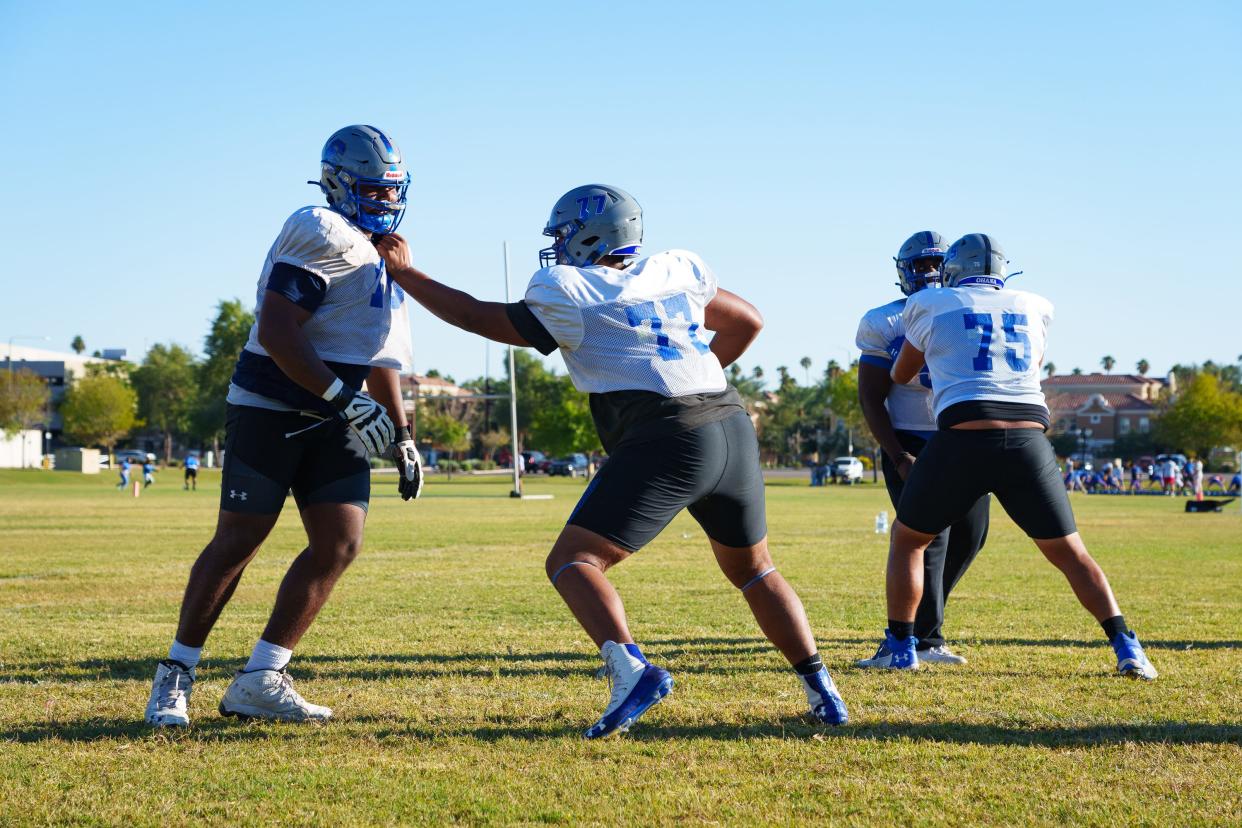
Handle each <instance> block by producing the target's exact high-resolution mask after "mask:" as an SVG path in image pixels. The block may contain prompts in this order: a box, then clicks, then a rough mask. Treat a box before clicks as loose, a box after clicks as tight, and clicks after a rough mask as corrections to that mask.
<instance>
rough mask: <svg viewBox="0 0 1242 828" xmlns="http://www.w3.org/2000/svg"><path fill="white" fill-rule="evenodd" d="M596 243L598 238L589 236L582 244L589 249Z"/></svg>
mask: <svg viewBox="0 0 1242 828" xmlns="http://www.w3.org/2000/svg"><path fill="white" fill-rule="evenodd" d="M597 241H599V236H590V237H589V238H585V239H583V240H582V244H584V245H586V246H587V247H591V246H592V245H594V244H595V243H596V242H597Z"/></svg>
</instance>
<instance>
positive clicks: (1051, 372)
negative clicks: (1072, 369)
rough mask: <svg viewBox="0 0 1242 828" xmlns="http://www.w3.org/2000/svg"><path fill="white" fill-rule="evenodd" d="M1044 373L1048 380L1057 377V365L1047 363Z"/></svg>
mask: <svg viewBox="0 0 1242 828" xmlns="http://www.w3.org/2000/svg"><path fill="white" fill-rule="evenodd" d="M1044 373H1045V374H1047V375H1048V379H1052V378H1053V377H1055V376H1056V374H1057V364H1056V363H1055V362H1045V363H1044Z"/></svg>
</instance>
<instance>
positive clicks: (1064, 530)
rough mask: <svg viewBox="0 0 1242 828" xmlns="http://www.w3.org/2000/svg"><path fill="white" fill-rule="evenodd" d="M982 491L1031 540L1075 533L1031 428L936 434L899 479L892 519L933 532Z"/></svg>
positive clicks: (1057, 475) (1051, 465)
mask: <svg viewBox="0 0 1242 828" xmlns="http://www.w3.org/2000/svg"><path fill="white" fill-rule="evenodd" d="M988 492H991V493H992V494H995V495H996V499H997V500H999V501H1000V504H1001V506H1003V507H1004V508H1005V511H1006V512H1008V513H1009V517H1011V518H1013V522H1014V523H1016V524H1018V527H1019V528H1021V529H1022V531H1024V532H1026V534H1027V535H1029V536H1030V537H1032V538H1036V539H1041V540H1042V539H1049V538H1063V537H1065V536H1066V535H1071V534H1073V533H1074V532H1076V531H1078V529H1077V526H1076V525H1075V523H1074V513H1073V511H1072V510H1071V509H1070V504H1069V497H1068V496H1067V495H1066V493H1065V483H1064V481H1063V480H1062V479H1061V470H1060V467H1058V466H1057V458H1056V454H1055V453H1054V452H1053V450H1052V444H1051V443H1049V442H1048V438H1046V437H1045V436H1044V433H1043V431H1042V430H1041V429H1038V428H996V429H985V430H982V431H968V430H964V429H945V430H943V431H937V432H936V433H935V434H934V435H932V438H931V440H929V441H928V443H927V446H926V447H925V448H924V449H923V450H922V451H921V452H920V453H919V456H918V460H917V462H915V464H914V469H913V470H912V471H911V472H910V477H909V478H907V480H906V485H905V487H904V489H903V490H902V493H901V502H900V503H898V504H897V519H898V520H900V521H901V522H902V523H904V524H905V525H906V526H909V527H910V528H911V529H913V530H915V531H916V532H924V533H926V534H929V535H938V534H940V533H941V532H942V531H944V529H945V528H946V527H948V526H951V525H952V524H954V523H956V522H957V521H959V520H961V519H962V517H963V516H965V514H966V513H967V512H968V511H970V507H971V506H973V505H974V503H975V501H977V500H978V499H979V498H980V497H982V496H983V495H985V494H987V493H988Z"/></svg>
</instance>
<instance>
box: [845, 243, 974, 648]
mask: <svg viewBox="0 0 1242 828" xmlns="http://www.w3.org/2000/svg"><path fill="white" fill-rule="evenodd" d="M947 250H948V244H947V243H946V242H945V241H944V239H943V238H942V237H941V235H940V234H939V233H933V232H932V231H930V230H922V231H920V232H918V233H915V234H914V235H913V236H911V237H910V238H908V239H906V241H905V243H904V244H902V245H901V249H900V250H899V251H898V252H897V256H896V258H895V259H894V261H895V262H896V263H897V287H899V288H900V289H901V292H902V294H903V295H904V296H905V297H909V296H911V295H913V294H915V293H918V292H919V291H920V290H923V289H924V288H927V287H938V286H939V285H940V266H941V264H942V263H943V262H944V254H945V252H946V251H947ZM906 301H907V300H906V299H905V298H902V299H896V300H894V301H892V302H889V303H888V304H887V305H881V306H880V307H878V308H872V309H871V310H869V311H867V312H866V313H865V314H863V318H862V321H861V322H860V323H859V324H858V338H857V345H858V348H859V350H861V351H862V356H861V357H860V358H859V360H858V398H859V401H860V402H861V403H862V410H863V416H864V417H865V418H866V420H867V426H868V427H869V428H870V429H871V433H872V434H873V435H874V436H875V439H876V442H878V443H879V444H880V448H881V449H882V450H883V452H884V453H883V456H882V458H881V463H882V464H883V466H884V485H885V486H886V487H887V488H888V497H889V499H890V500H891V501H892V503H893V507H894V508H896V506H897V504H898V502H900V500H901V490H902V487H903V485H904V481H905V479H906V477H908V476H909V474H910V469H911V468H912V467H913V465H914V459H915V458H916V457H918V456H919V452H920V451H922V450H923V447H924V446H926V445H927V441H928V439H929V438H930V437H931V436H932V435H933V434H935V433H936V418H935V417H933V416H932V394H931V381H930V380H929V379H928V376H927V371H926V369H924V370H922V371H920V372H919V373H918V376H916V377H914V379H912V380H910V381H909V382H907V383H906V384H905V385H897V384H895V383H894V382H893V380H892V377H890V376H889V371H890V370H891V369H892V367H893V360H894V359H896V358H897V354H898V353H899V352H900V351H901V345H902V343H903V342H904V341H905V325H904V324H903V323H902V311H903V310H904V309H905V306H906ZM989 505H990V497H989V496H988V495H986V494H985V495H984V496H983V497H981V498H979V499H978V500H977V501H976V502H975V504H974V505H973V506H971V507H970V509H969V510H968V511H967V512H966V514H965V515H964V516H963V517H962V519H961V520H960V521H957V522H956V523H954V524H953V525H952V526H950V527H949V528H948V529H945V530H944V531H943V532H941V533H940V534H938V535H936V539H935V540H933V541H932V542H931V544H930V545H928V547H927V550H926V552H924V553H923V598H922V600H921V601H920V602H919V609H918V612H917V613H916V615H915V618H914V637H915V638H916V639H917V640H918V645H917V648H918V653H919V660H920V661H927V662H935V663H940V664H965V663H966V659H965V658H963V657H962V656H960V655H958V654H957V653H954V652H953V651H952V650H951V649H949V646H948V644H946V643H945V640H944V635H943V633H942V632H941V630H940V627H941V625H942V624H944V604H945V601H947V600H948V598H949V593H950V592H952V591H953V587H954V586H956V584H957V582H958V581H959V580H960V579H961V577H962V575H963V574H965V572H966V569H967V567H969V566H970V564H971V562H972V561H973V560H974V559H975V556H976V555H978V554H979V550H980V549H981V548H982V547H983V543H984V541H985V540H986V539H987V536H988V507H989ZM892 657H893V655H892V653H890V652H889V651H888V649H887V648H886V647H885V646H884V645H883V644H881V645H880V649H879V650H878V651H877V652H876V654H875V655H874V656H872V657H871V658H866V659H863V660H862V661H859V662H857V664H858V666H859V667H888V666H889V663H890V662H891V660H892Z"/></svg>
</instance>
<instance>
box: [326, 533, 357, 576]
mask: <svg viewBox="0 0 1242 828" xmlns="http://www.w3.org/2000/svg"><path fill="white" fill-rule="evenodd" d="M361 550H362V539H361V538H339V539H337V540H335V541H334V542H332V543H329V544H326V545H325V546H324V547H323V548H322V549H316V550H314V553H315V554H314V556H315V558H316V559H317V560H318V561H319V564H320V566H321V567H322V568H324V569H329V570H336V571H338V572H339V571H342V570H344V569H345V568H346V567H348V566H349V565H350V564H351V563H353V562H354V559H355V558H357V557H358V553H359V552H360V551H361Z"/></svg>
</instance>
